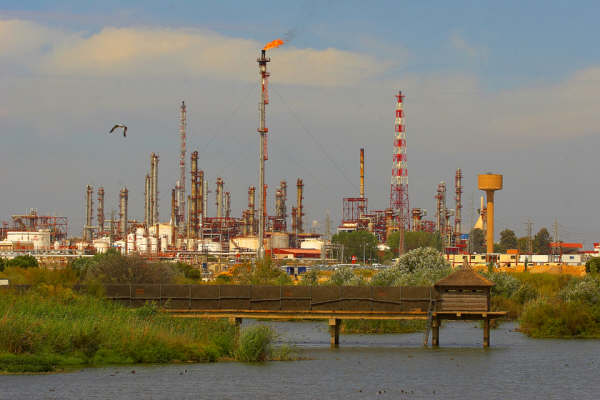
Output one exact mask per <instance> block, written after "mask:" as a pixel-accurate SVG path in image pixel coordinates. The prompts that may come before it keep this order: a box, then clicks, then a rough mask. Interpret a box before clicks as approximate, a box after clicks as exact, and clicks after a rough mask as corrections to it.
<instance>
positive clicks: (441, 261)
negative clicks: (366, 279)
mask: <svg viewBox="0 0 600 400" xmlns="http://www.w3.org/2000/svg"><path fill="white" fill-rule="evenodd" d="M451 272H452V269H451V268H450V263H448V261H447V260H446V259H445V258H444V256H443V255H442V254H441V253H440V252H439V251H437V250H435V249H432V248H431V247H423V248H418V249H415V250H411V251H409V252H408V253H406V254H404V255H403V256H402V257H400V259H399V260H398V265H397V266H395V267H392V268H389V269H385V270H382V271H379V272H378V273H377V274H375V275H374V276H373V278H372V279H371V284H372V285H374V286H411V285H414V286H430V285H433V284H434V283H435V282H437V281H438V280H440V279H442V278H443V277H445V276H447V275H449V274H450V273H451Z"/></svg>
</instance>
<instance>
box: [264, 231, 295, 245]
mask: <svg viewBox="0 0 600 400" xmlns="http://www.w3.org/2000/svg"><path fill="white" fill-rule="evenodd" d="M257 243H258V242H257ZM289 247H290V236H289V235H288V234H287V233H284V232H273V233H271V237H270V238H269V240H268V241H267V249H287V248H289Z"/></svg>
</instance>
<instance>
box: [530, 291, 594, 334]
mask: <svg viewBox="0 0 600 400" xmlns="http://www.w3.org/2000/svg"><path fill="white" fill-rule="evenodd" d="M520 329H521V331H522V332H524V333H525V334H527V335H528V336H531V337H535V338H575V337H599V336H600V324H599V321H598V313H597V311H596V310H595V309H594V308H592V307H591V306H590V305H589V304H586V303H577V302H567V303H566V302H563V301H561V300H558V299H555V300H549V299H538V300H535V301H531V302H529V303H528V304H527V305H526V306H525V308H524V310H523V314H522V315H521V319H520Z"/></svg>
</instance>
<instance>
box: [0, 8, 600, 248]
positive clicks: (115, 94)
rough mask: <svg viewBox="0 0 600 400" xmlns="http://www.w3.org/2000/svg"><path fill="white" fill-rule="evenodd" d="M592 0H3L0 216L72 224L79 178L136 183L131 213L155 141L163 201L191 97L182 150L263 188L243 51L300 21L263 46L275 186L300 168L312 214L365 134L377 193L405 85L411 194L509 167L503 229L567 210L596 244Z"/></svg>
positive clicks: (109, 184)
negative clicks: (125, 132)
mask: <svg viewBox="0 0 600 400" xmlns="http://www.w3.org/2000/svg"><path fill="white" fill-rule="evenodd" d="M424 4H426V5H424ZM599 11H600V5H599V4H598V3H597V2H591V1H590V2H586V1H578V2H575V3H574V2H566V1H565V2H549V1H528V2H517V1H504V2H481V1H462V2H461V1H456V2H441V1H439V2H427V3H425V2H399V1H381V2H376V3H372V2H364V1H347V2H342V1H304V2H270V1H253V2H233V1H220V2H193V1H188V2H179V1H172V2H160V1H144V2H141V1H140V2H136V1H129V2H122V1H103V2H93V3H91V2H87V3H86V2H80V1H59V2H48V1H39V2H34V1H19V2H12V3H11V2H7V1H4V2H0V34H1V35H0V85H1V86H0V89H1V90H2V92H3V96H0V132H2V139H3V141H4V145H3V146H1V148H0V157H1V159H0V167H1V168H2V170H4V171H11V173H10V174H2V177H0V187H3V188H7V189H9V190H6V191H5V190H3V192H5V193H7V194H5V195H3V198H2V199H1V200H0V219H6V218H8V216H9V214H11V213H17V212H22V211H23V208H24V207H37V208H39V209H40V211H44V210H45V211H48V212H58V213H61V214H65V215H67V216H68V217H69V218H70V220H71V223H72V226H73V227H74V232H73V233H76V232H77V230H79V229H80V228H79V227H80V225H81V216H82V214H83V209H82V206H83V203H82V201H81V200H82V196H83V190H84V186H85V185H86V184H88V183H92V184H94V185H96V186H97V185H100V184H102V185H104V186H105V188H106V189H107V193H112V194H113V195H114V196H113V197H115V196H116V193H117V192H118V189H119V187H120V186H122V185H127V186H128V187H129V188H130V199H131V202H132V205H131V209H132V210H133V213H134V216H135V215H136V214H139V217H141V214H142V212H141V204H142V203H141V197H142V196H143V176H144V174H145V171H146V170H147V168H148V165H147V164H148V162H147V160H148V157H149V156H148V155H149V153H150V152H152V151H155V152H159V153H160V155H161V176H160V178H161V183H162V186H161V193H162V195H161V201H162V203H161V204H162V208H161V215H163V216H166V215H167V212H168V210H167V209H168V193H169V192H170V187H171V186H172V181H174V180H175V179H176V178H175V177H176V174H177V170H176V168H177V147H178V144H177V142H176V132H177V131H176V130H177V107H178V104H179V103H180V101H181V100H182V99H185V100H186V102H187V103H188V106H189V110H190V111H189V115H190V148H189V149H190V151H191V150H194V149H196V148H197V149H198V150H199V152H200V153H201V164H202V157H204V164H203V165H202V168H203V169H205V171H206V173H207V174H208V176H209V179H210V180H211V182H212V181H214V180H215V179H216V176H220V175H222V176H223V178H224V179H225V182H226V184H227V185H229V186H230V188H229V190H231V192H232V202H233V209H234V214H235V215H238V214H239V210H240V209H241V208H242V207H244V203H245V200H244V199H245V191H246V188H247V186H248V185H249V184H256V182H255V180H256V177H255V175H256V173H255V171H254V167H255V164H256V160H255V154H254V150H255V149H254V146H255V145H256V143H255V142H256V137H255V136H254V134H253V132H255V129H256V127H255V125H256V102H257V96H258V93H257V89H256V65H255V61H254V58H255V56H254V52H255V50H256V49H258V48H259V47H260V46H261V45H262V44H264V43H265V42H267V41H269V40H271V39H274V38H276V37H284V36H285V35H286V33H287V32H289V31H293V32H294V33H295V35H294V36H293V40H292V41H291V42H290V43H287V44H286V45H285V46H283V47H282V48H280V49H277V50H274V51H273V52H272V54H271V56H272V58H273V62H272V63H271V68H272V72H273V76H272V81H271V83H272V88H273V93H272V96H271V97H272V104H271V105H270V109H269V125H270V127H271V131H272V135H271V138H270V141H271V149H272V152H273V153H272V157H271V160H270V161H269V165H268V168H269V169H268V173H267V175H268V179H270V180H271V182H270V185H271V187H274V186H275V185H276V184H277V183H278V182H279V180H280V179H287V180H288V182H289V183H291V182H293V181H295V179H296V177H298V176H300V177H303V178H304V180H305V184H306V197H307V199H306V202H307V206H308V208H309V209H308V214H309V215H308V217H307V218H308V219H309V221H312V220H318V221H322V220H323V218H324V213H325V210H330V211H331V214H332V216H333V217H334V219H335V218H336V217H338V218H339V213H340V204H341V197H342V196H346V195H353V194H355V193H354V192H355V191H356V190H357V179H355V178H356V176H357V168H358V165H357V158H358V157H357V154H358V149H359V148H360V147H362V146H364V147H366V149H367V179H368V181H367V190H368V194H369V204H370V206H371V207H372V208H384V207H386V206H387V202H388V197H389V174H390V170H391V148H390V144H391V141H392V132H393V131H392V125H393V95H394V93H395V92H396V91H397V90H398V89H402V90H404V92H405V93H406V96H407V98H406V101H407V104H406V107H407V127H408V137H409V139H408V146H409V148H408V159H409V175H410V178H409V182H410V197H411V206H420V207H424V208H427V209H429V210H432V209H433V194H434V191H435V186H436V185H437V183H438V182H439V181H440V180H445V181H446V182H448V186H449V187H450V188H452V187H453V184H452V176H453V171H454V169H455V168H457V167H461V168H462V169H463V171H465V175H466V181H465V187H466V191H467V192H468V193H469V195H468V196H465V198H467V199H470V198H471V197H475V204H477V203H478V201H477V197H478V196H479V193H478V192H477V190H476V188H475V187H474V184H475V177H476V174H477V173H479V172H487V171H488V170H494V171H497V172H503V173H504V174H505V176H506V178H505V181H506V188H505V190H504V191H503V192H502V193H501V194H499V195H498V201H499V204H498V211H497V212H498V218H499V222H500V224H499V225H498V224H497V226H499V227H500V228H503V227H510V228H513V229H515V230H517V231H518V233H523V232H522V231H523V228H524V225H523V221H524V220H525V219H526V218H527V217H532V218H533V219H534V222H535V223H536V226H535V228H536V230H537V229H539V228H540V227H542V226H548V227H549V226H550V225H551V224H552V223H553V220H554V218H558V219H559V222H560V223H561V225H562V226H563V227H564V235H567V236H568V235H571V236H570V237H566V238H565V240H573V241H575V240H586V243H587V244H588V245H589V244H591V242H592V241H598V240H600V228H599V227H598V224H600V217H596V216H595V213H594V209H595V202H593V199H594V198H596V197H597V196H598V195H599V194H600V189H598V188H596V187H595V185H590V184H589V183H590V182H593V181H594V180H595V179H596V176H595V171H596V170H597V163H596V162H595V153H594V149H597V148H598V145H599V144H600V140H599V139H598V129H597V126H598V124H599V123H600V117H598V116H597V115H596V114H597V113H596V108H597V106H596V101H597V100H596V97H597V96H596V93H597V92H598V90H599V89H600V59H599V58H600V53H599V52H598V51H596V47H597V44H596V41H597V37H598V34H599V33H600V32H599V29H598V27H597V21H596V19H597V16H598V15H599ZM113 49H118V50H115V51H114V53H118V52H121V53H119V55H118V56H114V58H111V57H112V56H113V52H112V51H113ZM115 120H119V121H127V123H129V125H130V129H131V133H130V137H131V139H129V140H128V141H127V142H125V143H124V142H119V141H116V140H115V138H113V137H109V138H107V137H105V136H103V135H102V134H101V132H104V130H105V127H106V126H107V125H110V124H111V123H113V122H114V121H115ZM307 131H308V132H307ZM314 138H317V140H315V139H314ZM108 140H110V141H108ZM25 149H26V150H25ZM249 149H250V150H252V151H249ZM232 160H234V161H232ZM24 161H26V163H24V165H21V166H20V167H19V168H15V167H14V166H15V165H17V164H18V163H22V162H24ZM24 182H29V184H28V185H24ZM503 197H504V201H503ZM107 198H108V199H110V195H108V194H107ZM39 199H43V204H40V202H41V201H40V200H39ZM517 199H518V201H517ZM540 199H543V202H540V201H539V200H540ZM113 200H114V199H113ZM110 201H112V200H110ZM211 201H212V200H211ZM113 202H115V201H113ZM138 203H139V204H138ZM451 206H453V205H451ZM468 206H469V204H468V201H466V202H465V207H468ZM464 214H465V215H468V214H469V212H468V211H467V210H465V211H464ZM467 221H468V217H467Z"/></svg>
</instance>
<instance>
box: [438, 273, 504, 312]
mask: <svg viewBox="0 0 600 400" xmlns="http://www.w3.org/2000/svg"><path fill="white" fill-rule="evenodd" d="M494 285H495V283H494V282H492V281H490V280H489V279H486V278H484V277H483V276H481V275H479V274H478V273H477V272H475V271H473V270H470V269H462V270H458V271H456V272H453V273H452V274H450V275H448V276H447V277H445V278H443V279H441V280H439V281H437V282H436V283H435V285H434V286H435V288H436V289H437V291H438V293H439V294H440V300H441V301H440V306H439V308H438V311H490V290H491V288H492V286H494Z"/></svg>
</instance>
